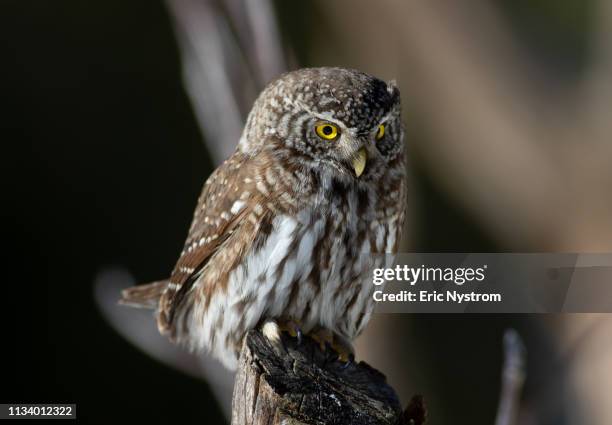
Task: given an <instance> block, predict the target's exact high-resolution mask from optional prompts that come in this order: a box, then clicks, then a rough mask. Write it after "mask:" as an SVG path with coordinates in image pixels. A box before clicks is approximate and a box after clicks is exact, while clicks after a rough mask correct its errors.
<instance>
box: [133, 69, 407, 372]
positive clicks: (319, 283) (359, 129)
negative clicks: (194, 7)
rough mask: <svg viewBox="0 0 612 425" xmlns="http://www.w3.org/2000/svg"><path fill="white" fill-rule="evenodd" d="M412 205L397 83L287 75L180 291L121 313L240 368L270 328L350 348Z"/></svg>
mask: <svg viewBox="0 0 612 425" xmlns="http://www.w3.org/2000/svg"><path fill="white" fill-rule="evenodd" d="M317 128H318V131H317ZM381 134H382V135H381ZM328 137H330V138H332V139H333V140H327V138H328ZM404 198H405V185H404V149H403V130H402V125H401V123H400V100H399V91H398V89H397V88H396V86H395V84H394V83H385V82H383V81H381V80H378V79H376V78H374V77H371V76H369V75H367V74H365V73H362V72H359V71H355V70H348V69H341V68H312V69H301V70H298V71H294V72H291V73H288V74H285V75H283V76H281V77H280V78H279V79H278V80H276V81H274V82H272V83H271V84H270V85H269V86H268V87H267V88H266V89H265V90H264V91H263V92H262V94H261V95H260V96H259V98H258V99H257V100H256V102H255V104H254V106H253V109H252V110H251V112H250V114H249V116H248V119H247V122H246V126H245V129H244V132H243V135H242V137H241V139H240V142H239V144H238V147H237V149H236V152H235V153H234V154H233V155H232V156H231V157H230V158H229V159H227V160H226V161H225V162H224V163H223V164H222V165H221V166H219V168H217V169H216V170H215V172H214V173H213V174H212V175H211V176H210V177H209V179H208V180H207V181H206V184H205V185H204V189H203V191H202V194H201V196H200V198H199V200H198V205H197V207H196V210H195V213H194V217H193V221H192V224H191V227H190V229H189V234H188V237H187V240H186V242H185V246H184V249H183V251H182V252H181V255H180V257H179V259H178V261H177V263H176V265H175V267H174V270H173V271H172V273H171V276H170V278H169V279H168V280H163V281H159V282H155V283H152V284H149V285H143V286H137V287H134V288H130V289H128V290H126V291H124V294H123V301H124V302H125V303H127V304H133V305H139V306H147V307H154V308H156V311H157V322H158V327H159V330H160V332H161V333H163V334H166V335H168V336H169V337H170V338H171V339H172V340H174V341H177V342H180V343H184V344H186V345H188V346H190V347H191V348H193V349H196V350H200V349H205V350H208V351H211V352H212V353H213V354H214V355H215V356H216V357H218V358H219V359H220V360H222V361H223V363H224V364H225V365H226V366H228V367H229V368H233V367H235V364H236V360H237V358H236V355H237V352H238V350H239V348H240V343H241V339H242V337H243V336H244V334H245V333H246V331H247V330H249V329H252V328H255V327H257V326H262V325H263V324H264V323H266V322H269V321H275V323H276V322H279V323H280V322H283V321H292V322H294V323H297V324H298V326H299V328H300V329H301V331H302V332H304V333H308V332H311V331H314V330H316V329H326V330H329V331H331V332H332V333H333V334H334V335H336V336H337V337H338V338H339V340H341V341H350V340H352V339H353V338H354V337H355V336H357V335H358V334H359V333H360V332H361V331H362V330H363V328H364V326H365V325H366V323H367V322H368V320H369V318H370V314H371V311H372V307H373V305H372V300H371V297H370V290H371V284H370V283H369V276H368V274H367V273H366V271H367V270H369V269H370V268H371V267H372V266H373V265H374V264H375V263H376V262H380V261H383V260H382V258H384V256H382V255H378V256H377V255H375V254H385V253H386V254H394V253H395V252H396V251H397V248H398V244H399V239H400V231H401V228H402V223H403V219H404V206H405V199H404ZM387 257H388V256H387Z"/></svg>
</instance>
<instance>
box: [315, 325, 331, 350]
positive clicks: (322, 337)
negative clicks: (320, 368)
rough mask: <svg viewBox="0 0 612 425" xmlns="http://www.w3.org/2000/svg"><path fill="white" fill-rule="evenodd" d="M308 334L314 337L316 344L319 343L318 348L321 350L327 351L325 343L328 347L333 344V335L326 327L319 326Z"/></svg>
mask: <svg viewBox="0 0 612 425" xmlns="http://www.w3.org/2000/svg"><path fill="white" fill-rule="evenodd" d="M309 336H310V337H311V338H312V339H314V340H315V342H316V343H317V344H319V348H320V349H321V351H322V352H326V351H327V345H329V346H330V347H332V346H333V343H334V335H333V334H332V332H331V331H329V330H327V329H324V328H319V329H317V330H316V331H314V332H311V333H310V334H309Z"/></svg>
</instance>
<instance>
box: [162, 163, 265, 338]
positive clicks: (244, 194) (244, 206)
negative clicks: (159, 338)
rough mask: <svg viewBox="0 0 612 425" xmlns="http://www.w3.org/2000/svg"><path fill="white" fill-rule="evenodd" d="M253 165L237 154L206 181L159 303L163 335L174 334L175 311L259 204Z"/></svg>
mask: <svg viewBox="0 0 612 425" xmlns="http://www.w3.org/2000/svg"><path fill="white" fill-rule="evenodd" d="M253 162H254V161H253V158H249V159H247V158H245V157H244V155H242V154H240V153H236V154H234V155H233V156H232V157H230V158H229V159H228V160H227V161H225V162H224V163H223V164H222V165H220V166H219V167H218V168H217V169H216V170H215V172H214V173H213V174H212V175H211V176H210V177H209V178H208V180H207V181H206V183H205V185H204V188H203V190H202V194H201V195H200V198H199V199H198V205H197V207H196V210H195V212H194V216H193V221H192V223H191V227H190V229H189V234H188V236H187V240H186V241H185V246H184V248H183V251H182V252H181V255H180V257H179V259H178V261H177V263H176V265H175V267H174V270H173V271H172V274H171V276H170V279H169V282H168V285H167V288H166V289H165V291H164V293H163V294H162V295H161V298H160V300H159V313H158V314H159V315H158V327H159V329H160V331H161V332H162V333H167V332H168V331H172V329H173V321H174V318H175V314H176V311H177V309H178V308H179V307H180V306H181V304H182V302H183V301H184V299H185V297H186V295H187V294H188V292H189V290H190V289H191V288H192V286H193V284H194V282H195V281H196V280H197V279H198V277H199V275H200V273H201V272H202V271H203V269H204V267H205V266H206V264H207V263H208V261H209V260H210V258H211V257H212V256H213V255H214V254H215V252H216V251H217V250H218V249H219V247H221V246H222V245H223V243H224V242H225V241H226V240H227V239H228V238H229V237H230V236H231V235H232V234H233V233H234V231H236V230H237V229H238V228H239V227H240V226H241V225H242V223H243V222H244V218H245V216H246V215H248V214H249V213H250V211H251V210H252V208H253V205H254V204H255V203H256V202H255V199H254V196H255V194H256V191H255V190H252V187H251V186H252V185H253V179H252V178H249V176H251V177H252V171H253V170H252V168H253V166H252V163H253Z"/></svg>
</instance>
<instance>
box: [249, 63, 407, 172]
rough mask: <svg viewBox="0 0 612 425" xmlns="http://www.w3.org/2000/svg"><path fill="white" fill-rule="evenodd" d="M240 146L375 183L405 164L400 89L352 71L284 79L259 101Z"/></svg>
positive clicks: (309, 72)
mask: <svg viewBox="0 0 612 425" xmlns="http://www.w3.org/2000/svg"><path fill="white" fill-rule="evenodd" d="M239 149H241V150H242V151H243V152H245V153H246V152H253V151H257V150H260V149H270V150H272V151H274V153H275V154H276V155H277V156H278V157H279V158H281V157H282V159H284V160H294V161H299V165H300V166H304V167H311V168H313V169H319V170H321V171H328V172H332V173H334V174H339V175H342V176H344V177H345V178H351V179H361V180H362V181H363V180H375V179H377V178H380V177H381V176H382V175H383V173H384V172H385V171H386V170H388V169H389V167H393V166H398V167H399V166H402V157H403V129H402V125H401V122H400V96H399V90H398V89H397V87H396V85H395V84H394V83H385V82H384V81H381V80H379V79H377V78H375V77H372V76H370V75H368V74H365V73H363V72H360V71H356V70H351V69H343V68H305V69H300V70H297V71H294V72H290V73H287V74H284V75H283V76H281V77H280V78H279V79H277V80H276V81H274V82H272V83H271V84H270V85H269V86H268V87H267V88H266V89H265V90H264V91H263V92H262V94H261V95H260V96H259V98H258V99H257V101H256V102H255V105H254V106H253V109H252V111H251V113H250V114H249V118H248V120H247V126H246V128H245V133H244V135H243V138H242V140H241V144H240V146H239Z"/></svg>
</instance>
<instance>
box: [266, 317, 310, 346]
mask: <svg viewBox="0 0 612 425" xmlns="http://www.w3.org/2000/svg"><path fill="white" fill-rule="evenodd" d="M282 332H287V333H288V334H289V335H291V336H292V337H293V338H297V342H298V344H301V342H302V330H301V329H300V325H299V324H298V322H296V321H295V320H291V319H288V320H278V321H277V320H273V319H268V320H266V321H265V322H264V323H263V325H262V326H261V333H263V335H264V336H265V337H266V339H267V340H268V341H270V343H271V344H272V345H273V346H275V347H277V348H285V346H284V345H283V340H282V337H281V333H282Z"/></svg>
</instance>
